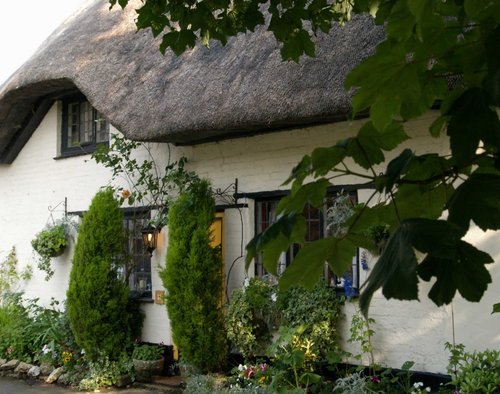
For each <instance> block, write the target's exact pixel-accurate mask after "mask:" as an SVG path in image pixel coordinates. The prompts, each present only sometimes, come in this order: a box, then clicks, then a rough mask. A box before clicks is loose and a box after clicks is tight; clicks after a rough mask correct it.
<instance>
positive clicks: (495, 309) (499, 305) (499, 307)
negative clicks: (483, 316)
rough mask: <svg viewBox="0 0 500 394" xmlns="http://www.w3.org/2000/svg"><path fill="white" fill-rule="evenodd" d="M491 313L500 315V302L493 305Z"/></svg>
mask: <svg viewBox="0 0 500 394" xmlns="http://www.w3.org/2000/svg"><path fill="white" fill-rule="evenodd" d="M491 313H500V302H499V303H497V304H494V305H493V311H492V312H491Z"/></svg>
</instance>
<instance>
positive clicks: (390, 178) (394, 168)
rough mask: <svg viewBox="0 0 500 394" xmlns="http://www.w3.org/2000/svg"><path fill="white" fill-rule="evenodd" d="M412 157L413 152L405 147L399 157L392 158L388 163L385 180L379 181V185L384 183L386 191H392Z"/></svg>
mask: <svg viewBox="0 0 500 394" xmlns="http://www.w3.org/2000/svg"><path fill="white" fill-rule="evenodd" d="M412 158H413V152H412V151H411V150H410V149H405V150H403V151H402V152H401V153H400V154H399V156H398V157H396V158H394V159H392V160H391V161H390V162H389V164H388V165H387V170H386V172H385V175H384V177H383V180H384V182H383V183H379V187H380V186H382V185H383V187H384V189H385V192H386V193H388V192H390V191H391V190H392V187H393V186H394V185H395V184H396V182H397V181H398V180H399V178H400V177H401V175H402V174H403V172H404V171H405V169H406V166H407V165H408V163H409V162H410V160H411V159H412Z"/></svg>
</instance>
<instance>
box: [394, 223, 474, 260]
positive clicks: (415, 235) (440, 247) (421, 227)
mask: <svg viewBox="0 0 500 394" xmlns="http://www.w3.org/2000/svg"><path fill="white" fill-rule="evenodd" d="M401 226H402V227H404V228H405V229H407V232H408V234H409V238H410V242H411V244H412V246H413V247H414V248H415V249H417V250H419V251H421V252H423V253H429V254H432V255H433V256H437V257H453V256H454V255H455V253H456V249H457V245H458V243H459V242H460V239H461V238H462V237H463V236H464V235H465V231H464V230H463V228H461V227H460V226H457V225H456V224H454V223H451V222H448V221H446V220H433V219H424V218H422V219H408V220H405V221H404V222H403V224H402V225H401Z"/></svg>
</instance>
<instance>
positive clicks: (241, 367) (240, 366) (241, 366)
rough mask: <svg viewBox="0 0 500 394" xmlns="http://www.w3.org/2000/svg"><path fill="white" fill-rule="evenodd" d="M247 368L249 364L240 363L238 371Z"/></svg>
mask: <svg viewBox="0 0 500 394" xmlns="http://www.w3.org/2000/svg"><path fill="white" fill-rule="evenodd" d="M246 369H247V366H246V365H241V364H240V365H238V371H240V372H242V371H245V370H246Z"/></svg>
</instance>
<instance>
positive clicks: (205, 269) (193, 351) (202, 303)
mask: <svg viewBox="0 0 500 394" xmlns="http://www.w3.org/2000/svg"><path fill="white" fill-rule="evenodd" d="M214 212H215V202H214V199H213V197H212V194H211V190H210V186H209V184H208V182H206V181H199V182H195V183H193V184H192V185H191V186H190V187H189V189H188V190H187V191H186V192H185V193H183V194H181V195H180V196H179V199H178V200H177V201H176V202H175V203H174V204H173V205H172V206H171V209H170V212H169V243H168V249H167V260H166V267H165V269H163V270H161V271H160V277H161V279H162V281H163V284H164V286H165V288H166V289H167V297H166V304H167V309H168V314H169V317H170V321H171V325H172V336H173V340H174V342H175V344H176V345H177V346H178V347H179V350H180V352H181V355H182V358H183V359H184V360H185V361H186V362H188V363H190V364H192V365H193V366H195V367H196V368H198V369H199V370H201V371H202V372H207V371H216V370H218V369H220V368H222V367H223V366H224V364H225V361H226V357H227V345H226V335H225V331H224V318H223V311H222V300H221V297H222V291H223V265H222V258H221V256H220V250H217V249H214V248H212V247H211V246H210V239H211V235H210V225H211V224H212V222H213V219H214Z"/></svg>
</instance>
